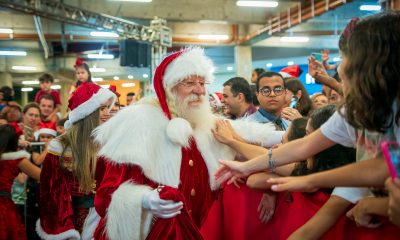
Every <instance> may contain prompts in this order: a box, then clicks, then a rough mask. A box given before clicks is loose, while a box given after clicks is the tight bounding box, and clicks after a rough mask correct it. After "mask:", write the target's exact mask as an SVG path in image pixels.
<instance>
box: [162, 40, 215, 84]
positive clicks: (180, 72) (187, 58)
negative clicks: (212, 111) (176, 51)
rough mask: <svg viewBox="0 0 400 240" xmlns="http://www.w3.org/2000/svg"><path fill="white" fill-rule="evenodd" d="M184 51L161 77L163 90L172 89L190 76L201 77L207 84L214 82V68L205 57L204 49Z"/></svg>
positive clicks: (195, 48) (194, 48)
mask: <svg viewBox="0 0 400 240" xmlns="http://www.w3.org/2000/svg"><path fill="white" fill-rule="evenodd" d="M184 51H185V52H184V53H182V54H181V55H180V56H178V57H177V58H175V59H174V60H173V61H172V62H171V63H170V64H169V65H168V66H167V68H166V69H165V73H164V77H163V85H164V88H165V89H167V88H168V87H172V86H174V85H176V84H177V83H178V82H179V81H181V80H183V79H185V78H187V77H189V76H190V75H198V76H202V77H204V78H205V80H206V81H207V82H209V83H212V82H213V81H214V75H213V74H214V69H215V68H214V64H213V62H212V61H211V59H210V58H208V57H207V56H206V55H205V53H204V49H202V48H199V47H192V48H188V49H186V50H184Z"/></svg>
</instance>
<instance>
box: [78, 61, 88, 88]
mask: <svg viewBox="0 0 400 240" xmlns="http://www.w3.org/2000/svg"><path fill="white" fill-rule="evenodd" d="M77 68H83V69H85V70H86V72H88V75H89V76H88V80H87V81H86V82H92V73H91V72H90V68H89V65H87V64H86V63H81V64H79V65H76V66H75V69H77ZM81 84H82V83H81V82H80V81H77V82H76V87H79V85H81Z"/></svg>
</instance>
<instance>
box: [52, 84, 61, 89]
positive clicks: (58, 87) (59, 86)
mask: <svg viewBox="0 0 400 240" xmlns="http://www.w3.org/2000/svg"><path fill="white" fill-rule="evenodd" d="M50 88H51V89H61V85H52V86H51V87H50Z"/></svg>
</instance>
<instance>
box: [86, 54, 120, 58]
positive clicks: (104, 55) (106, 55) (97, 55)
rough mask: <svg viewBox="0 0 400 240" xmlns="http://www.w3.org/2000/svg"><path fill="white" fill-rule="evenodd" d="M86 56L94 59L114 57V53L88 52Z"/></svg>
mask: <svg viewBox="0 0 400 240" xmlns="http://www.w3.org/2000/svg"><path fill="white" fill-rule="evenodd" d="M87 57H88V58H94V59H114V55H112V54H88V55H87Z"/></svg>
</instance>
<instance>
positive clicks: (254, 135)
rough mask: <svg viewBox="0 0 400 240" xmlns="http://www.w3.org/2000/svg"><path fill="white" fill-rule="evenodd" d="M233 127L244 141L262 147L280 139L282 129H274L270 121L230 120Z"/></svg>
mask: <svg viewBox="0 0 400 240" xmlns="http://www.w3.org/2000/svg"><path fill="white" fill-rule="evenodd" d="M230 123H231V125H232V127H233V129H234V130H235V131H236V132H237V134H239V136H241V137H242V138H243V139H244V140H246V142H249V143H253V144H257V145H260V146H263V147H272V146H273V145H275V144H279V143H281V141H282V136H283V135H284V134H285V132H284V131H276V130H275V126H274V124H272V123H258V122H251V121H248V120H242V119H240V120H230Z"/></svg>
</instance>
